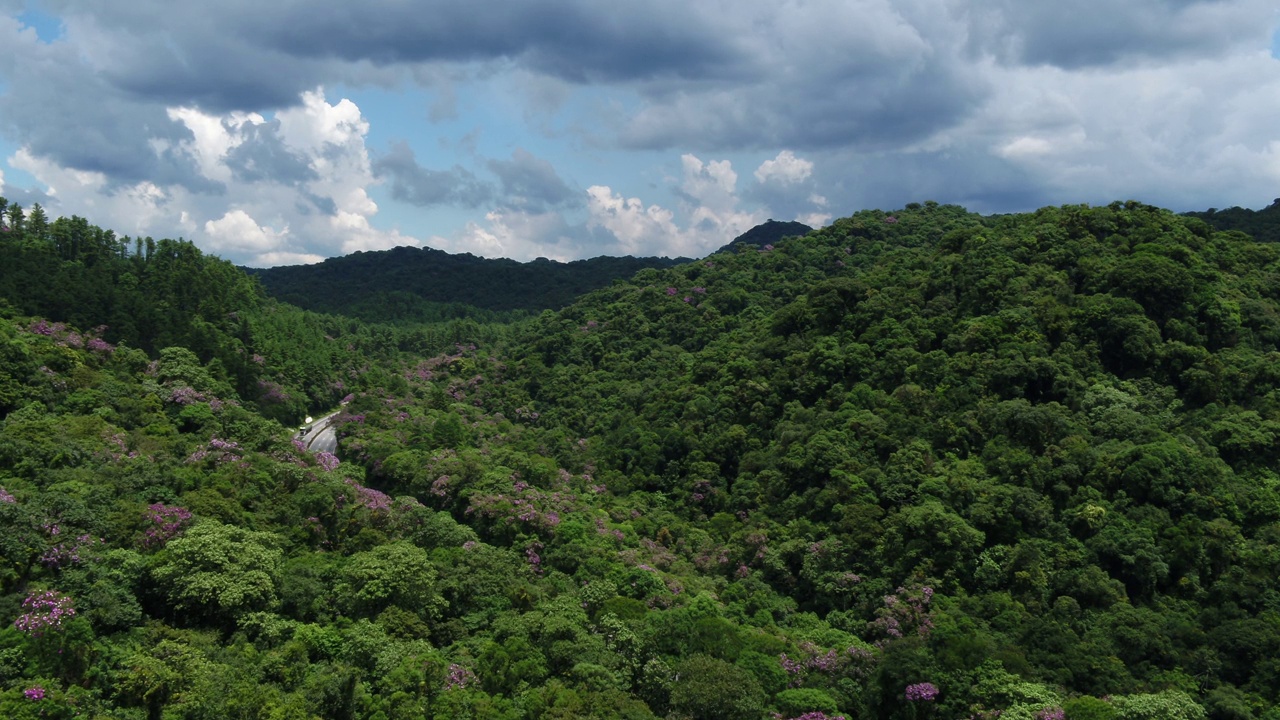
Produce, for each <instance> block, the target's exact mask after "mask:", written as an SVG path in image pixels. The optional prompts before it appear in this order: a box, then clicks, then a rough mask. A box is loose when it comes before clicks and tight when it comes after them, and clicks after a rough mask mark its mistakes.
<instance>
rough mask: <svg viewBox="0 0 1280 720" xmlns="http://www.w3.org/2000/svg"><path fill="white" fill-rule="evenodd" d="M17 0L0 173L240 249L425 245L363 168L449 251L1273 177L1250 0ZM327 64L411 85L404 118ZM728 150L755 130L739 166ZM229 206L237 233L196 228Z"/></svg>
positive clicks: (1272, 62)
mask: <svg viewBox="0 0 1280 720" xmlns="http://www.w3.org/2000/svg"><path fill="white" fill-rule="evenodd" d="M24 7H25V5H24V4H23V3H20V2H16V1H15V0H0V46H3V47H4V48H5V52H3V53H0V83H2V84H3V87H4V93H3V94H2V95H0V142H3V144H4V146H5V147H6V148H7V149H6V151H5V152H6V153H7V154H11V155H12V160H11V161H10V165H9V166H8V168H6V169H9V170H18V169H24V170H26V172H29V173H30V174H32V175H33V176H34V177H36V178H37V186H36V187H31V188H27V187H13V184H14V183H15V182H18V179H17V178H19V177H21V178H25V177H26V173H13V172H10V173H9V174H8V184H7V185H6V186H5V189H6V191H7V193H8V194H9V195H10V196H11V197H15V198H23V202H24V204H29V201H30V200H31V199H34V198H44V199H48V200H49V202H48V203H47V204H48V205H49V206H50V212H51V213H56V212H61V213H64V214H70V213H76V214H81V215H86V216H88V217H90V218H91V219H92V220H93V221H94V222H97V223H100V224H103V225H106V226H111V227H114V228H116V229H117V230H118V231H120V232H122V233H123V232H130V233H134V232H143V231H145V232H146V233H149V234H153V235H164V234H172V235H177V234H181V235H185V236H188V237H192V238H194V239H195V240H196V241H197V242H201V243H208V247H213V244H214V243H215V242H216V243H222V245H220V247H223V248H225V249H224V250H220V251H221V252H226V253H228V257H231V258H232V259H235V260H236V261H237V262H245V263H259V264H263V263H269V262H274V261H277V260H280V259H282V258H285V259H289V260H291V261H292V260H299V261H301V260H305V259H307V258H310V257H319V256H326V255H330V254H333V253H337V252H345V251H347V249H372V248H381V247H389V246H392V245H394V244H418V243H419V239H417V238H414V237H412V236H408V235H403V234H401V233H399V232H397V231H394V230H386V229H383V228H381V227H379V222H380V220H379V219H380V218H385V217H386V216H387V215H389V214H392V213H385V214H380V208H379V207H378V205H377V203H376V202H375V201H374V199H373V197H375V196H376V197H379V198H382V197H389V200H388V202H390V203H393V204H394V205H396V209H397V211H398V212H397V213H394V215H395V216H397V217H403V216H405V215H406V213H413V212H415V211H418V209H420V208H431V209H433V210H435V209H437V208H450V209H452V210H454V211H455V212H454V213H453V215H452V216H453V217H454V222H455V227H460V228H461V229H458V230H456V231H455V232H452V233H449V232H444V233H443V234H445V235H447V236H448V237H447V238H445V239H444V241H445V242H448V243H453V245H451V247H454V248H455V249H466V248H467V247H473V248H476V249H482V248H493V249H494V250H493V251H494V252H502V253H510V254H513V255H519V256H526V255H533V256H536V255H538V254H547V253H551V254H564V253H583V254H587V253H591V252H595V251H597V250H604V249H607V248H615V249H618V250H620V251H634V252H640V253H651V252H666V253H671V254H697V253H698V252H700V251H701V250H702V249H703V248H707V247H711V246H715V247H718V244H723V241H727V240H724V238H725V237H726V236H731V233H733V232H734V231H735V230H737V229H738V228H740V227H741V226H742V224H743V223H747V222H751V221H753V220H755V219H757V218H762V217H767V216H773V217H778V218H791V217H794V218H799V219H802V220H804V221H806V222H810V221H813V220H816V219H819V218H826V217H828V216H829V215H831V214H845V213H848V212H852V211H853V210H856V209H858V208H860V207H867V206H883V207H897V206H900V205H901V204H903V203H905V202H909V201H912V200H921V199H937V200H939V201H944V202H961V203H966V204H970V205H972V207H973V209H975V210H981V211H1011V210H1020V209H1031V208H1033V207H1035V206H1036V205H1040V204H1051V203H1054V204H1056V203H1064V202H1082V201H1084V202H1107V201H1110V200H1112V199H1115V198H1118V197H1119V198H1129V197H1136V198H1139V199H1142V200H1145V201H1148V202H1154V203H1157V204H1163V205H1169V206H1172V207H1175V208H1176V209H1193V208H1203V207H1207V206H1210V205H1214V206H1219V207H1223V206H1229V205H1235V204H1246V205H1247V204H1255V205H1256V204H1258V203H1263V204H1265V203H1266V202H1268V201H1269V200H1270V198H1271V197H1273V195H1274V193H1273V192H1272V191H1269V190H1266V189H1265V188H1267V187H1271V186H1274V183H1275V181H1276V173H1277V165H1276V162H1277V160H1276V157H1277V156H1276V148H1277V147H1278V145H1277V143H1280V135H1277V132H1276V130H1275V122H1274V118H1275V117H1276V116H1277V115H1280V60H1278V59H1277V58H1276V57H1275V52H1274V43H1275V37H1276V31H1277V15H1276V12H1275V5H1274V2H1273V0H1133V2H1130V3H1126V4H1124V5H1123V6H1118V5H1116V4H1115V3H1113V2H1104V0H1081V1H1080V2H1077V3H1074V4H1065V5H1064V4H1061V3H1059V4H1057V5H1053V4H1045V3H1028V2H1018V1H1017V0H966V1H964V2H961V1H959V0H897V1H891V0H803V1H800V0H787V1H785V2H782V3H777V2H766V1H765V0H738V1H737V2H734V3H732V4H730V3H729V2H727V0H708V2H702V3H688V2H677V0H638V1H637V2H634V3H630V4H627V5H624V6H613V5H607V4H601V3H589V2H585V1H584V0H546V1H545V2H539V3H530V2H516V1H514V0H498V1H497V2H492V3H488V4H484V5H477V6H463V5H460V4H458V3H449V2H444V1H443V0H430V1H429V2H426V3H417V4H414V3H404V2H401V1H400V0H370V2H366V3H362V4H360V5H359V6H358V7H357V6H354V5H351V4H350V3H346V2H340V1H339V0H308V2H305V3H304V2H302V0H282V1H281V2H274V3H265V4H264V3H261V2H257V3H250V2H248V0H210V1H209V2H205V3H200V4H196V5H190V6H187V5H182V4H174V3H171V2H161V0H112V1H111V2H107V1H106V0H76V1H75V2H72V1H71V0H44V1H43V2H42V3H41V7H42V9H44V10H45V11H47V12H48V13H49V14H51V15H53V16H55V17H56V19H57V20H59V21H60V22H61V23H62V27H63V29H64V32H63V33H62V34H61V35H60V36H59V37H58V38H56V39H55V40H53V41H52V42H44V41H41V40H40V39H39V38H38V37H37V35H36V32H35V31H34V30H33V29H31V28H24V27H23V25H22V23H21V22H20V21H19V20H18V19H17V17H16V15H15V14H16V13H19V12H21V11H22V9H23V8H24ZM264 68H268V69H269V71H264ZM326 86H327V87H330V88H334V87H344V88H348V87H349V88H353V89H354V91H355V92H360V91H362V90H365V89H370V88H378V89H380V92H381V95H382V96H383V97H388V96H389V97H391V98H394V97H395V93H397V92H398V93H404V94H405V98H406V99H405V100H404V105H406V106H412V107H415V108H418V109H417V110H415V111H414V112H413V113H411V114H413V115H415V117H414V118H413V120H414V121H416V122H420V123H423V124H422V125H421V126H418V125H415V124H413V121H407V120H405V118H404V117H396V116H394V115H393V113H397V114H400V115H404V108H402V107H393V108H387V107H381V108H380V107H378V106H377V103H364V102H363V101H361V102H362V104H364V105H366V107H364V108H361V107H357V106H356V103H355V102H354V101H352V100H350V99H346V100H344V99H342V98H340V97H335V98H333V100H329V99H327V98H326V96H325V94H324V92H323V90H318V89H317V88H322V87H326ZM382 91H385V92H382ZM351 97H358V96H357V95H352V96H351ZM383 102H388V101H386V100H383ZM388 104H390V102H388ZM416 116H421V117H416ZM428 122H429V123H432V124H430V125H427V124H426V123H428ZM427 132H430V133H432V134H437V135H438V136H437V137H434V138H425V139H424V137H423V136H422V135H416V136H415V135H413V133H427ZM371 133H372V136H373V137H376V138H381V137H385V136H386V135H387V134H392V133H395V134H396V135H397V136H398V137H406V136H408V137H409V138H410V139H411V140H412V142H413V145H412V146H410V145H409V144H408V143H392V144H385V141H383V140H378V145H377V147H376V148H371V147H370V146H369V138H370V137H371ZM384 133H385V134H384ZM432 140H438V141H439V144H440V147H442V148H444V150H443V152H445V153H449V154H448V155H437V154H435V153H432V154H431V155H430V156H429V157H428V156H427V152H426V151H425V150H423V149H422V148H428V147H432V145H431V142H432ZM468 143H470V145H468ZM412 148H417V149H418V152H417V154H416V155H415V153H414V150H413V149H412ZM13 149H17V152H14V150H13ZM677 157H681V158H683V159H682V160H681V164H680V165H679V167H677V168H675V169H671V168H670V167H668V166H664V165H662V163H665V162H669V161H670V160H671V159H672V158H677ZM708 157H715V158H718V159H716V160H710V161H703V160H701V159H700V158H708ZM744 157H752V158H760V157H765V158H769V159H767V160H765V161H764V162H763V163H759V164H758V166H756V163H755V162H754V160H753V162H752V166H750V167H751V170H752V172H751V173H750V174H748V173H747V171H746V170H744V171H743V177H741V178H739V177H738V173H737V172H735V171H734V169H733V167H732V165H731V164H730V163H729V162H728V160H726V159H724V158H733V159H734V160H735V161H736V162H738V163H739V166H740V167H743V168H748V167H749V166H747V165H745V164H743V160H742V158H744ZM442 158H445V159H442ZM663 172H666V173H668V174H671V175H673V176H674V177H671V178H668V179H666V180H662V179H660V178H661V174H662V173H663ZM642 175H644V176H645V177H647V178H648V179H650V180H653V181H654V184H653V185H652V186H651V187H652V193H651V192H650V191H649V190H644V189H637V188H642V187H643V186H642V185H640V184H639V183H640V182H641V180H640V177H641V176H642ZM655 178H659V179H657V180H655ZM379 184H385V186H386V190H387V192H386V195H385V196H383V195H371V193H373V192H374V188H375V187H376V186H378V185H379ZM584 187H586V188H588V190H585V191H584V190H582V188H584ZM623 188H625V191H624V190H623ZM638 196H642V197H638ZM815 198H822V199H824V200H825V202H818V201H817V200H815ZM44 199H41V200H40V201H41V202H42V203H44ZM236 212H242V213H244V215H245V217H247V218H248V219H250V220H252V222H253V224H254V226H255V227H256V228H257V229H258V232H259V233H261V235H258V234H255V231H253V230H252V229H250V228H249V227H248V224H247V223H244V224H243V225H244V226H243V228H240V229H239V230H238V232H241V233H242V235H240V236H237V237H241V240H239V241H238V242H241V243H242V244H243V246H240V245H235V244H234V243H233V242H232V238H231V236H230V235H225V236H218V237H214V234H210V232H211V231H210V229H208V228H211V229H212V230H214V231H219V232H222V231H225V232H228V233H229V232H230V230H231V225H230V224H229V223H232V222H233V221H237V222H238V221H239V220H238V217H239V216H235V215H234V213H236ZM468 212H469V213H470V214H469V215H468V214H467V213H468ZM228 218H230V219H228ZM468 221H469V222H468ZM211 223H212V225H211ZM744 229H745V228H744ZM286 230H287V232H286ZM273 233H274V234H273ZM244 238H249V240H245V239H244ZM268 240H270V242H274V243H275V245H272V246H270V247H268V245H269V244H270V243H268V242H267V241H268ZM435 241H436V240H435V239H432V240H431V242H435ZM467 243H473V244H472V245H467ZM539 244H544V245H545V248H546V250H545V252H539V250H538V247H539ZM254 253H256V254H254Z"/></svg>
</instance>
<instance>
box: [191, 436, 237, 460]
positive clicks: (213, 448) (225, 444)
mask: <svg viewBox="0 0 1280 720" xmlns="http://www.w3.org/2000/svg"><path fill="white" fill-rule="evenodd" d="M240 452H241V448H240V444H239V443H237V442H235V441H232V440H223V439H222V438H219V437H217V436H216V435H215V436H213V437H211V438H209V444H208V445H207V446H205V447H202V448H198V449H196V451H195V452H193V453H191V454H190V455H188V456H187V460H186V462H187V464H188V465H193V464H195V463H198V462H201V461H202V460H204V459H205V458H207V457H212V458H213V459H214V460H215V461H216V462H219V463H227V462H231V461H233V460H237V459H239V457H240V455H239V453H240Z"/></svg>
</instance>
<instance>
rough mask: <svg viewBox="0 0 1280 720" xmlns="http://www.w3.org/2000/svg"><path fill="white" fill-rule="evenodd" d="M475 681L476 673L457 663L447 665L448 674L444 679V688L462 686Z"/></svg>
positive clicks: (451, 688)
mask: <svg viewBox="0 0 1280 720" xmlns="http://www.w3.org/2000/svg"><path fill="white" fill-rule="evenodd" d="M475 681H476V674H475V673H473V672H471V671H470V670H468V669H467V668H464V667H462V666H461V665H459V664H458V663H453V664H452V665H450V666H449V674H448V676H447V677H445V679H444V689H445V690H453V689H454V688H464V687H466V686H468V685H470V684H472V683H474V682H475Z"/></svg>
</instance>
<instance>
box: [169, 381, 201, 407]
mask: <svg viewBox="0 0 1280 720" xmlns="http://www.w3.org/2000/svg"><path fill="white" fill-rule="evenodd" d="M208 400H209V396H208V395H205V394H204V393H202V392H200V391H199V390H196V389H195V388H191V387H188V386H186V385H181V386H179V387H176V388H174V389H173V391H172V392H171V393H169V402H171V403H177V404H178V405H194V404H196V403H198V402H207V401H208Z"/></svg>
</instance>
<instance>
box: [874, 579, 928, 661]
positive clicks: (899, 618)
mask: <svg viewBox="0 0 1280 720" xmlns="http://www.w3.org/2000/svg"><path fill="white" fill-rule="evenodd" d="M932 599H933V588H931V587H927V586H918V585H915V586H911V587H910V588H907V587H900V588H898V589H897V591H895V593H894V594H893V595H886V596H885V597H884V607H882V608H881V609H879V610H877V611H876V615H877V616H878V617H877V618H876V619H875V620H873V621H872V622H871V623H870V628H871V629H872V630H875V631H877V632H880V633H882V634H883V635H884V636H885V637H884V639H882V640H880V641H877V643H876V645H877V646H878V647H883V646H884V645H886V644H888V643H890V642H892V641H894V640H898V639H900V638H902V637H904V636H906V635H907V634H910V633H913V632H914V633H915V634H917V635H919V636H920V637H928V636H929V634H930V633H932V632H933V614H932V612H930V610H929V603H930V601H931V600H932Z"/></svg>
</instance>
